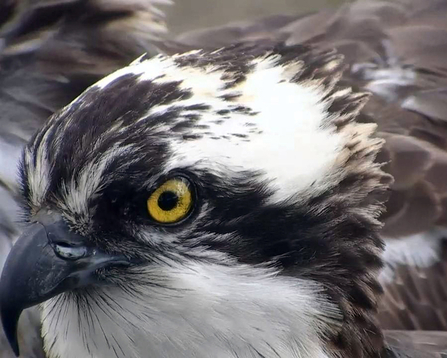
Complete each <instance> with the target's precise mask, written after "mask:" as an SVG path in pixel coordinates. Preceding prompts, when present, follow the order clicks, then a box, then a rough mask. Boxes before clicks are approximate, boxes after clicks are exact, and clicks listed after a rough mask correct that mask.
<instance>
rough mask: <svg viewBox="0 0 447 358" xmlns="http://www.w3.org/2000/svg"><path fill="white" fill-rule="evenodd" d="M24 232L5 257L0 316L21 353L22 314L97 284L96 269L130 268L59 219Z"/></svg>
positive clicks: (43, 220) (55, 217) (47, 218)
mask: <svg viewBox="0 0 447 358" xmlns="http://www.w3.org/2000/svg"><path fill="white" fill-rule="evenodd" d="M38 219H39V221H38V222H35V223H32V224H30V225H29V226H28V228H27V229H26V230H25V231H24V232H23V234H22V235H21V236H20V238H19V239H18V240H17V242H16V244H15V245H14V246H13V248H12V249H11V252H10V253H9V255H8V258H7V259H6V263H5V266H4V268H3V272H2V276H1V280H0V314H1V319H2V324H3V329H4V331H5V334H6V337H7V339H8V341H9V344H10V345H11V347H12V349H13V351H14V353H15V354H16V355H17V356H18V355H19V347H18V342H17V324H18V320H19V318H20V314H21V313H22V311H23V310H24V309H26V308H28V307H31V306H34V305H37V304H39V303H42V302H44V301H46V300H48V299H50V298H52V297H54V296H56V295H58V294H60V293H62V292H65V291H69V290H73V289H76V288H81V287H85V286H87V285H90V284H94V283H95V282H97V280H96V277H95V271H96V270H97V269H100V268H104V267H107V266H111V265H125V266H128V265H130V262H129V260H128V259H126V258H125V257H123V256H121V255H111V254H108V253H105V252H102V251H100V250H98V249H97V248H95V247H91V246H88V245H87V242H86V239H85V238H84V237H82V236H80V235H78V234H76V233H73V232H71V231H70V229H69V228H68V226H67V224H66V223H65V222H64V220H63V218H62V217H61V216H60V215H56V214H50V215H47V214H44V215H43V216H42V215H40V217H39V218H38Z"/></svg>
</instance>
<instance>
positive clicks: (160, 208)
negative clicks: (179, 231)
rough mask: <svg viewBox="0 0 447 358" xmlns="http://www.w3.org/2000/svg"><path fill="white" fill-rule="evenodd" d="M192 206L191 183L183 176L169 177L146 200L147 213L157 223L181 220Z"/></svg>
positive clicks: (170, 222)
mask: <svg viewBox="0 0 447 358" xmlns="http://www.w3.org/2000/svg"><path fill="white" fill-rule="evenodd" d="M191 207H192V192H191V185H190V184H189V182H188V181H187V180H186V179H184V178H175V179H170V180H168V181H167V182H165V183H164V184H162V185H161V186H159V187H158V188H157V189H156V190H155V191H154V192H153V193H152V194H151V196H150V197H149V199H148V200H147V210H148V211H149V215H150V216H151V217H152V218H153V219H154V220H156V221H158V222H159V223H163V224H172V223H175V222H178V221H180V220H182V219H183V218H184V217H186V215H188V214H189V212H190V210H191Z"/></svg>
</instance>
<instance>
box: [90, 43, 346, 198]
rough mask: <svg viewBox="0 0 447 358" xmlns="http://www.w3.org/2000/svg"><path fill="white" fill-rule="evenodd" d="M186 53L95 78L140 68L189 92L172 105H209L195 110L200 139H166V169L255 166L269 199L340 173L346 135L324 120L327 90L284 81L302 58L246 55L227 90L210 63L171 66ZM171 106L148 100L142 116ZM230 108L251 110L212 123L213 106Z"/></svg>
mask: <svg viewBox="0 0 447 358" xmlns="http://www.w3.org/2000/svg"><path fill="white" fill-rule="evenodd" d="M194 53H198V51H194ZM187 55H188V54H186V55H179V56H174V57H172V58H165V57H157V58H155V59H151V60H147V61H141V62H140V61H139V60H137V61H135V62H134V63H133V64H131V65H130V66H129V67H128V68H126V69H123V70H120V71H118V72H116V73H114V74H112V75H111V76H109V77H107V78H106V79H103V80H102V81H100V82H99V83H98V84H97V86H99V87H101V88H104V87H106V86H107V85H108V84H110V83H111V82H112V81H114V80H116V79H117V78H119V77H121V76H123V75H126V74H129V73H131V74H140V75H141V76H140V81H145V80H151V81H154V82H155V83H163V82H170V81H182V82H181V85H180V86H181V88H182V89H189V90H191V91H192V93H193V96H192V97H191V98H188V99H185V100H179V101H176V102H175V103H174V104H173V105H175V106H180V105H182V106H189V105H197V104H207V105H209V106H211V109H212V110H211V111H207V112H206V113H203V114H202V115H201V116H200V119H199V121H198V122H197V125H200V126H206V127H205V128H206V129H203V130H202V131H200V130H195V131H194V133H198V134H201V135H202V137H201V138H200V139H197V140H191V141H185V140H179V139H175V138H172V140H171V143H170V146H171V150H172V151H173V153H174V155H173V157H172V158H171V160H170V161H169V163H168V166H167V167H166V171H169V170H172V169H178V168H182V167H188V166H192V167H194V168H197V169H201V168H206V169H215V170H224V171H225V170H227V171H241V170H252V171H261V172H262V173H263V177H262V178H263V179H264V180H265V181H266V182H268V183H269V185H270V187H271V189H273V190H272V191H273V193H274V194H273V196H272V197H271V198H270V200H271V201H272V202H278V201H283V200H287V199H290V198H292V197H295V198H298V197H304V196H305V197H306V198H308V197H311V196H313V195H316V194H318V193H319V192H321V191H323V190H325V189H327V188H328V186H330V185H331V184H333V182H334V176H338V174H341V171H342V168H341V164H342V160H340V156H342V152H343V148H344V146H345V145H346V142H347V141H348V139H349V138H347V137H346V135H345V134H343V133H336V131H335V128H334V126H332V125H328V123H329V122H330V120H331V118H330V114H329V113H328V111H327V108H328V106H329V104H330V103H329V102H330V101H327V102H324V101H323V100H322V98H324V96H325V95H326V94H327V90H326V89H325V88H323V86H321V85H319V84H318V83H317V82H316V81H308V82H304V83H303V82H301V83H298V84H297V83H291V82H290V81H291V79H292V77H293V76H294V75H296V74H297V73H299V72H300V70H301V68H302V66H303V64H302V63H300V62H295V63H291V64H288V65H285V66H280V65H278V64H277V61H278V59H279V57H278V56H266V57H262V58H257V59H255V60H253V61H252V63H253V64H254V65H255V69H254V70H253V71H252V72H250V73H249V74H248V75H247V78H246V80H245V81H242V82H241V83H240V84H238V85H237V86H235V87H232V88H230V89H227V88H225V87H224V84H225V81H224V80H223V79H222V75H223V74H224V72H223V71H222V70H216V68H214V67H213V66H212V65H210V66H208V67H205V68H204V67H178V65H177V64H176V63H175V60H176V58H178V57H181V56H187ZM328 66H329V65H328ZM160 74H163V76H162V77H161V76H160ZM344 93H345V91H343V94H344ZM229 94H239V96H238V97H236V98H235V99H234V100H232V101H231V102H228V101H226V100H225V99H224V98H223V96H225V95H229ZM335 95H336V94H335ZM335 95H334V96H335ZM171 106H172V105H160V106H154V107H152V108H149V109H148V114H155V113H158V114H162V113H164V112H165V111H166V110H168V109H169V108H170V107H171ZM238 106H244V107H247V108H249V109H250V112H251V114H250V115H247V114H246V113H238V112H237V111H232V112H231V113H230V114H229V115H228V117H229V118H227V119H225V120H223V121H219V119H221V117H219V116H218V115H216V112H217V111H220V110H230V111H231V110H232V109H234V108H236V107H238ZM166 130H167V128H166ZM335 182H337V180H335Z"/></svg>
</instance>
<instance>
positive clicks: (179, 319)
mask: <svg viewBox="0 0 447 358" xmlns="http://www.w3.org/2000/svg"><path fill="white" fill-rule="evenodd" d="M142 277H145V280H147V282H145V284H141V285H137V286H133V287H132V285H129V291H133V290H135V293H134V294H130V293H129V292H126V291H124V290H121V289H120V288H105V287H102V288H98V289H97V291H95V292H94V293H93V294H92V295H89V294H84V295H83V297H85V300H89V304H90V305H89V306H87V305H85V306H84V307H81V310H80V311H79V310H78V308H77V306H76V304H75V302H76V301H75V300H73V299H70V300H65V301H64V300H63V296H59V297H56V298H53V299H51V300H50V301H48V302H46V303H44V304H43V305H42V309H43V312H42V313H43V317H44V320H43V334H44V337H45V338H46V339H45V342H46V345H47V346H46V349H47V351H50V353H51V354H50V357H51V358H55V357H64V358H79V357H85V358H89V357H94V358H113V357H120V358H121V357H126V358H133V357H135V358H140V357H151V358H161V357H166V358H168V357H169V358H172V357H185V358H188V357H191V358H192V357H195V358H209V357H213V358H214V357H221V358H230V357H234V358H236V357H239V358H245V357H246V358H248V357H259V356H264V357H283V358H289V357H290V358H294V357H295V358H310V357H312V358H328V357H330V355H329V354H328V353H327V352H325V350H324V348H323V346H324V345H323V343H322V341H321V340H322V336H323V335H324V333H325V330H326V329H327V327H326V325H327V323H328V322H329V321H332V320H333V319H338V318H339V316H338V312H337V310H336V309H335V307H333V306H331V305H330V304H329V303H327V301H326V299H325V297H324V296H322V294H321V292H322V291H323V290H322V287H320V286H319V285H318V284H316V283H314V282H310V281H305V280H300V279H296V278H290V277H284V276H276V272H275V271H274V270H271V269H266V268H256V267H250V266H247V265H232V266H224V265H213V264H206V263H199V262H194V261H189V262H186V263H184V264H179V263H178V262H170V263H169V265H167V264H160V265H157V264H154V265H151V266H148V267H146V268H145V269H144V271H143V272H142ZM149 282H150V284H148V283H149ZM63 295H66V294H63ZM101 296H102V297H103V298H104V299H105V300H106V301H103V300H102V299H101V298H99V297H101ZM93 297H94V298H95V299H96V301H95V300H94V298H93ZM55 304H57V305H58V307H57V309H53V308H54V305H55ZM80 327H81V328H80ZM67 337H69V339H67ZM54 339H56V340H55V343H54V345H52V346H51V349H50V347H49V344H51V343H52V342H53V340H54ZM85 343H87V344H88V350H87V348H85Z"/></svg>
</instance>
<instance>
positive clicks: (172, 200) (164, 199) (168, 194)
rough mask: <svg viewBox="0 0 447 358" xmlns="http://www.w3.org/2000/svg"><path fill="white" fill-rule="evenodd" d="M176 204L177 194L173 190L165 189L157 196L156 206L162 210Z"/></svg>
mask: <svg viewBox="0 0 447 358" xmlns="http://www.w3.org/2000/svg"><path fill="white" fill-rule="evenodd" d="M177 204H178V196H177V194H176V193H174V192H173V191H165V192H163V193H162V194H161V195H160V196H159V197H158V206H159V207H160V209H162V210H164V211H169V210H172V209H174V208H175V207H176V206H177Z"/></svg>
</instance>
